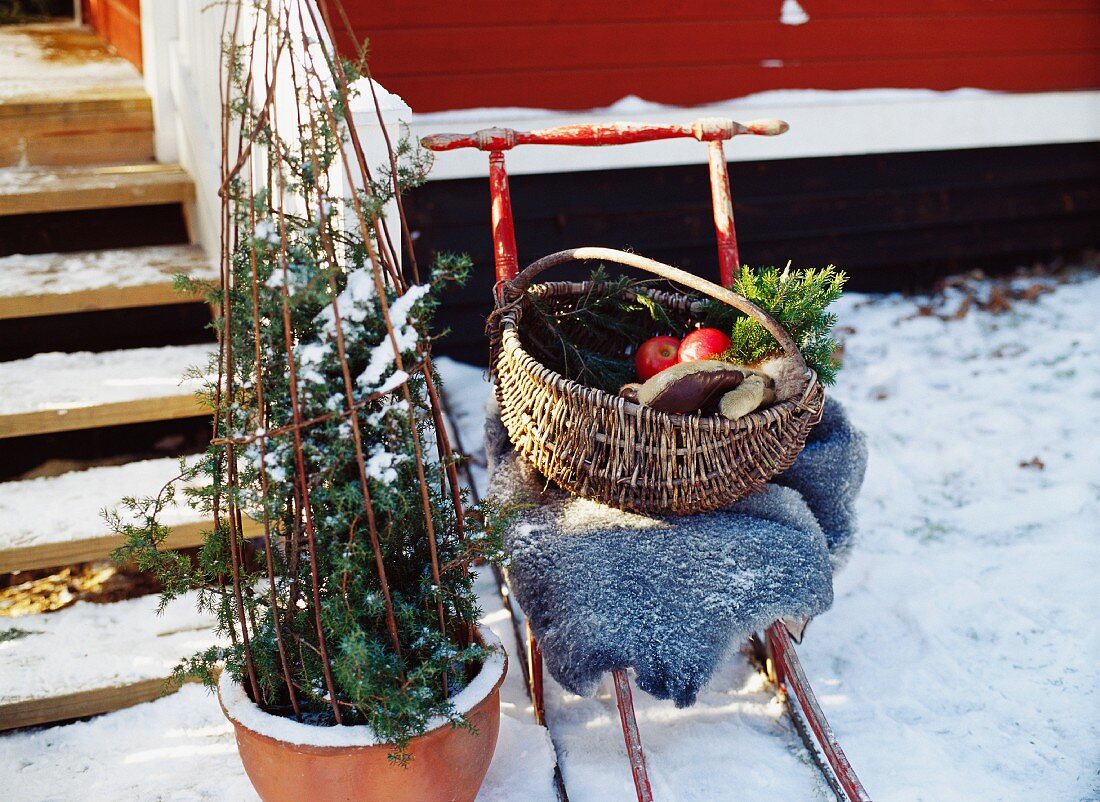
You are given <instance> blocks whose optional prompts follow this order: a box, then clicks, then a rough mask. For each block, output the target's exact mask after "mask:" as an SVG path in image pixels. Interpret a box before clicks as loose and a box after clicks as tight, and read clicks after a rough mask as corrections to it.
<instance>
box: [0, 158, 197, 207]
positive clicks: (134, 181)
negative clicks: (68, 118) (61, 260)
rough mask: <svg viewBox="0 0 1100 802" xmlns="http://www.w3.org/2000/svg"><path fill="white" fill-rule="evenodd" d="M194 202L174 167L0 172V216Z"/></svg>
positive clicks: (180, 172)
mask: <svg viewBox="0 0 1100 802" xmlns="http://www.w3.org/2000/svg"><path fill="white" fill-rule="evenodd" d="M194 197H195V185H194V183H193V182H192V181H191V177H190V176H189V175H187V173H186V171H184V169H183V168H182V167H180V166H179V165H176V164H123V165H110V166H102V167H73V168H58V169H54V170H50V169H44V168H42V169H25V170H24V169H14V168H12V169H6V170H2V171H0V215H14V214H34V213H38V212H65V211H80V210H83V209H110V208H119V207H127V206H152V205H155V204H163V203H183V202H185V201H189V200H192V199H193V198H194Z"/></svg>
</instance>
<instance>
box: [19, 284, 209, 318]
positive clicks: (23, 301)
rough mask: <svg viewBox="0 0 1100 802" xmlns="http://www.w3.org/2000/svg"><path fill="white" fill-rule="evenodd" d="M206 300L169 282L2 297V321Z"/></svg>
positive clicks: (199, 294) (198, 294)
mask: <svg viewBox="0 0 1100 802" xmlns="http://www.w3.org/2000/svg"><path fill="white" fill-rule="evenodd" d="M203 300H204V298H203V296H202V294H201V293H187V292H177V291H176V290H175V289H173V286H172V283H171V282H168V281H166V282H163V283H157V284H137V285H134V286H130V287H96V288H94V289H89V290H79V291H77V292H69V293H41V294H37V295H11V296H6V297H3V296H0V320H15V319H19V318H28V317H44V316H46V315H67V314H72V313H75V312H100V311H104V310H108V309H134V308H137V307H143V306H170V305H172V304H185V303H195V302H201V301H203Z"/></svg>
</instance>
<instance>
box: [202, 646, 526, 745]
mask: <svg viewBox="0 0 1100 802" xmlns="http://www.w3.org/2000/svg"><path fill="white" fill-rule="evenodd" d="M478 632H479V633H480V634H481V640H482V642H483V643H484V644H485V646H486V647H488V648H489V649H491V650H492V651H491V652H490V653H489V656H488V657H486V658H485V662H484V663H482V664H481V670H480V671H479V672H478V673H477V676H476V677H474V678H473V679H472V680H471V681H470V683H469V684H468V685H467V686H466V687H465V688H463V689H462V690H461V691H459V692H458V693H457V694H455V695H454V696H453V697H451V704H453V705H454V708H455V713H457V714H458V715H460V716H465V715H466V714H467V713H469V712H470V711H471V710H473V709H474V708H475V707H476V706H477V705H478V704H480V703H481V702H482V701H484V700H485V699H486V698H488V697H489V696H490V695H492V693H493V692H494V691H495V690H496V689H497V688H499V687H500V685H501V684H502V683H503V682H504V676H505V673H506V672H507V668H508V655H507V653H506V652H505V651H504V644H503V643H501V641H500V639H499V638H498V637H497V636H496V635H495V634H494V633H493V631H492V630H491V629H489V628H488V627H485V626H480V625H479V626H478ZM218 701H219V702H220V703H221V707H222V711H223V712H224V713H225V715H226V718H228V719H229V720H230V721H232V722H233V723H234V724H236V725H238V726H240V727H244V728H245V729H248V730H251V731H252V732H254V733H256V734H257V735H261V736H264V737H266V738H272V739H274V740H277V741H282V742H284V743H288V744H293V745H296V746H310V747H319V748H325V747H329V748H333V749H346V748H348V747H360V746H385V745H389V744H390V742H389V741H386V740H383V739H382V738H379V737H378V735H377V734H375V732H374V731H373V730H372V729H371V728H370V727H369V726H368V725H366V724H355V725H350V726H345V725H341V724H336V725H331V726H317V725H314V724H303V723H302V722H300V721H295V720H294V719H292V718H286V717H285V716H275V715H272V714H271V713H267V712H265V711H264V710H263V709H261V708H260V706H259V705H257V704H256V703H255V702H253V701H252V700H251V699H249V698H248V693H247V692H246V691H245V689H244V685H242V684H241V683H239V682H237V681H236V680H234V679H233V677H232V676H230V674H229V672H228V671H222V672H221V676H220V677H219V678H218ZM450 723H451V719H449V718H446V717H445V716H434V717H433V718H432V719H431V720H430V721H429V722H428V725H427V727H426V728H425V730H424V733H423V735H427V734H428V733H429V732H432V731H433V730H437V729H439V728H440V727H443V726H444V725H448V726H449V725H450ZM417 737H422V736H417Z"/></svg>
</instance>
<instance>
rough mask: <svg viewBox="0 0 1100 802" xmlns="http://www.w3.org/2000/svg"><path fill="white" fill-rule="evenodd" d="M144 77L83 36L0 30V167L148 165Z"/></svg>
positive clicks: (67, 27) (39, 28)
mask: <svg viewBox="0 0 1100 802" xmlns="http://www.w3.org/2000/svg"><path fill="white" fill-rule="evenodd" d="M152 159H153V116H152V103H151V101H150V99H149V96H148V95H147V94H146V92H145V89H144V87H143V85H142V79H141V75H140V74H139V73H138V71H137V70H136V69H135V68H134V67H133V65H131V64H129V63H127V62H126V61H125V60H124V59H121V58H119V57H118V56H117V55H116V54H115V53H113V52H111V50H110V48H109V47H108V45H107V43H106V42H104V41H103V40H102V39H100V38H99V37H98V36H96V35H95V33H94V32H92V31H91V30H89V29H87V28H82V27H80V26H78V25H74V24H72V23H66V22H54V23H44V24H36V25H9V26H3V27H0V167H9V166H17V165H18V166H52V165H78V164H107V163H113V164H117V163H120V162H134V163H137V162H148V161H152Z"/></svg>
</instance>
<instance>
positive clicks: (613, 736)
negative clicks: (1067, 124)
mask: <svg viewBox="0 0 1100 802" xmlns="http://www.w3.org/2000/svg"><path fill="white" fill-rule="evenodd" d="M926 303H927V299H922V298H903V297H900V296H885V297H883V296H866V295H859V294H849V295H848V296H846V297H845V298H844V299H843V300H842V301H841V304H840V310H839V312H840V323H839V325H840V326H842V327H843V326H849V327H852V328H854V329H855V332H854V333H853V334H850V335H848V336H847V338H846V339H847V343H846V353H845V366H844V370H843V371H841V374H840V379H839V382H838V384H837V386H836V387H835V388H834V389H833V391H832V392H833V394H834V396H835V397H837V398H839V399H840V400H842V401H843V402H844V403H845V404H847V406H848V408H849V411H850V413H851V416H852V419H853V421H855V422H856V424H857V425H858V426H860V427H861V428H863V430H864V431H865V432H866V433H867V436H868V440H869V445H870V466H869V468H868V475H867V480H866V484H865V485H864V489H863V493H862V495H861V497H860V501H859V513H860V534H859V540H858V543H857V546H856V548H855V551H854V553H853V556H852V559H851V562H850V564H849V565H848V566H847V567H846V568H845V569H844V570H843V571H842V572H841V573H840V575H839V576H838V578H837V599H836V603H835V604H834V607H833V609H832V610H830V611H829V612H828V613H826V614H824V615H823V616H821V617H820V618H819V619H818V620H817V621H815V622H814V623H813V624H812V625H811V626H810V628H809V630H808V633H807V636H806V641H805V643H804V645H803V646H801V647H800V648H799V653H800V655H801V656H802V660H803V663H804V665H805V668H806V671H807V673H808V675H809V679H810V682H811V684H812V685H813V687H814V688H815V689H816V691H817V692H818V694H819V698H820V701H821V703H822V706H823V707H824V709H825V713H826V715H827V716H828V717H829V719H830V721H831V723H832V724H833V726H834V728H835V729H836V731H837V734H838V736H839V738H840V740H841V743H842V745H843V746H844V748H845V750H846V751H847V754H848V757H849V758H850V759H851V761H852V763H853V765H854V766H855V768H856V770H857V772H858V773H859V774H860V776H861V778H862V780H863V781H864V783H865V785H866V786H867V789H868V791H869V792H870V793H871V795H872V796H873V797H874V798H876V799H879V798H881V799H891V800H929V801H930V802H932V801H933V800H934V801H936V802H939V801H940V800H1015V799H1044V800H1081V799H1100V752H1098V750H1097V744H1100V723H1098V722H1100V691H1098V689H1097V686H1098V680H1100V637H1098V635H1097V631H1096V627H1095V623H1094V613H1095V610H1096V609H1097V603H1098V601H1100V579H1098V577H1100V523H1098V522H1100V428H1097V426H1096V425H1095V415H1096V410H1098V409H1100V334H1098V331H1100V325H1098V324H1097V322H1096V310H1097V309H1100V277H1097V276H1096V274H1094V273H1093V274H1086V275H1085V276H1083V277H1080V278H1078V280H1076V281H1074V282H1071V283H1069V284H1066V285H1063V286H1060V287H1058V288H1057V289H1056V290H1055V292H1054V293H1053V294H1050V295H1045V296H1041V297H1040V298H1039V299H1038V300H1037V301H1036V302H1034V303H1027V302H1018V303H1016V305H1015V306H1014V307H1013V308H1012V309H1011V310H1010V311H1008V312H1006V313H1004V314H1000V315H993V314H990V313H986V312H977V311H972V312H970V313H969V314H968V315H966V316H965V317H963V318H962V319H959V320H942V319H940V318H938V317H935V316H920V315H918V314H917V311H918V309H919V307H921V306H923V305H925V304H926ZM443 367H444V369H445V371H446V369H447V368H449V367H450V366H449V365H447V364H446V363H444V364H443ZM478 373H480V371H476V370H474V369H468V370H467V371H465V373H464V378H465V382H459V381H456V379H455V378H453V377H452V379H451V382H450V385H449V386H448V394H449V395H450V396H453V395H454V393H455V385H460V386H462V387H471V389H470V390H467V391H466V392H467V394H468V396H467V399H464V400H463V402H462V405H461V406H462V407H463V408H466V407H469V408H473V407H475V406H476V404H477V402H478V401H479V400H480V398H483V397H484V393H481V395H480V396H479V399H478V401H475V400H474V399H473V392H474V390H473V389H472V381H473V379H474V378H475V377H476V375H477V374H478ZM452 404H453V405H454V406H459V404H458V403H456V402H454V401H452ZM468 417H471V418H472V417H474V416H473V415H468ZM475 437H476V428H474V427H473V425H472V423H471V425H470V432H469V434H467V435H466V440H467V443H466V445H467V448H470V442H469V441H473V440H474V438H475ZM475 442H476V441H475ZM1035 457H1038V462H1041V463H1042V465H1043V467H1041V468H1040V467H1039V466H1038V463H1033V462H1032V460H1033V458H1035ZM547 695H548V697H547V704H548V708H549V709H548V712H547V716H548V719H549V721H550V725H551V731H552V733H553V737H554V740H555V743H556V744H557V746H558V750H559V755H560V756H561V759H562V762H563V772H564V776H565V782H566V787H567V789H568V790H569V795H570V799H572V800H574V802H583V801H584V800H605V799H623V800H628V799H631V798H632V794H633V788H632V786H631V784H630V773H629V767H628V765H627V762H626V758H625V752H624V751H623V745H622V736H621V732H620V730H619V725H618V721H617V718H616V713H615V706H614V701H613V698H612V697H611V695H610V688H609V686H606V684H605V687H604V688H603V689H602V690H601V693H600V695H599V696H598V697H597V698H596V699H580V698H578V697H575V696H572V695H570V694H565V693H564V692H562V691H561V689H560V688H558V687H557V685H556V684H555V683H554V682H553V681H552V680H550V681H548V683H547ZM635 703H636V705H637V706H638V715H639V719H640V723H641V728H642V739H643V743H644V745H645V747H646V755H647V758H648V761H649V767H650V772H651V779H652V780H653V782H654V786H655V788H654V791H655V794H656V796H657V797H658V798H659V799H677V800H708V799H710V800H713V799H730V798H738V799H761V798H770V799H791V800H803V799H805V800H812V799H817V798H828V794H827V793H826V792H825V790H824V789H823V788H822V787H821V786H820V784H819V783H818V782H817V781H816V778H815V777H814V772H813V770H812V768H811V767H810V766H808V765H805V766H803V765H798V764H800V763H805V760H806V757H805V755H804V753H803V752H802V749H801V746H800V745H799V742H798V741H797V739H796V738H795V737H794V734H793V730H792V729H791V727H790V725H789V724H788V723H787V722H786V720H785V719H783V718H782V711H781V709H780V708H778V706H777V705H776V704H775V702H774V701H773V700H772V699H771V697H770V694H769V693H768V692H767V690H766V689H761V687H760V685H759V679H758V678H757V677H756V676H755V675H754V674H753V673H752V672H751V671H750V670H749V668H748V667H747V665H746V662H745V659H744V658H743V657H741V656H740V655H736V654H735V655H731V658H730V660H729V661H728V662H727V664H726V665H725V666H724V667H723V669H722V670H721V671H720V672H719V674H718V675H716V677H715V680H714V681H713V682H712V683H711V685H710V686H709V687H708V688H707V689H706V690H705V691H704V693H703V694H702V695H701V697H700V702H699V704H697V705H696V706H695V707H693V708H690V709H688V710H684V711H677V710H675V708H673V706H672V705H671V703H667V702H657V701H655V700H653V699H650V698H648V697H647V696H646V695H645V694H642V693H636V694H635Z"/></svg>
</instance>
